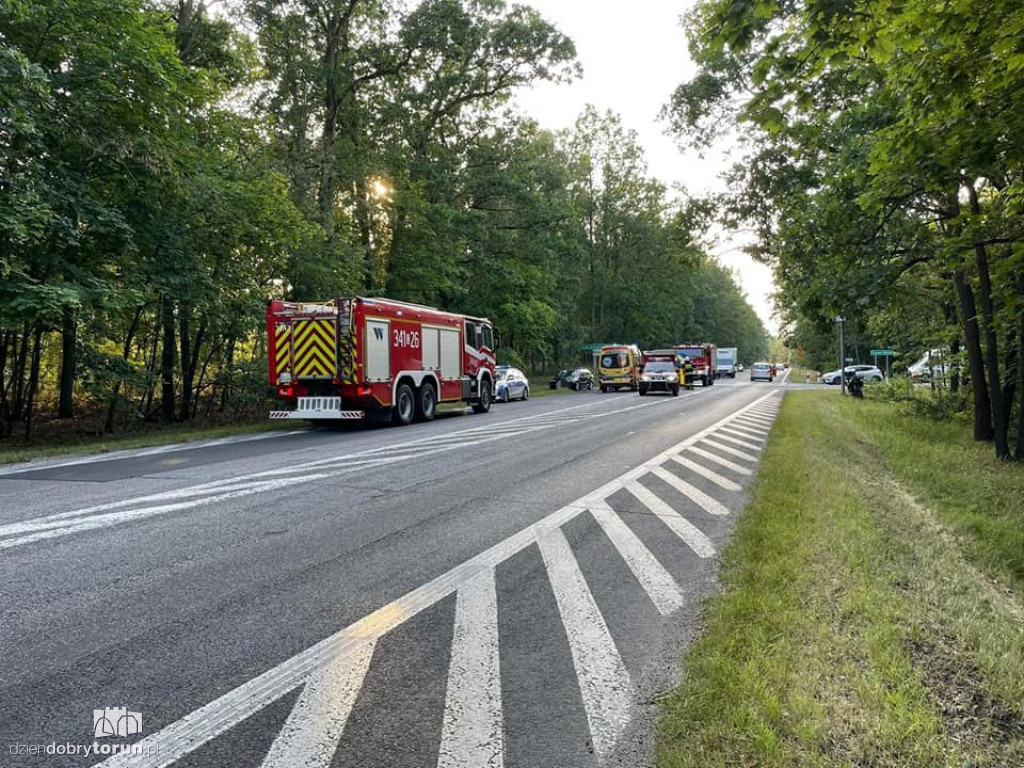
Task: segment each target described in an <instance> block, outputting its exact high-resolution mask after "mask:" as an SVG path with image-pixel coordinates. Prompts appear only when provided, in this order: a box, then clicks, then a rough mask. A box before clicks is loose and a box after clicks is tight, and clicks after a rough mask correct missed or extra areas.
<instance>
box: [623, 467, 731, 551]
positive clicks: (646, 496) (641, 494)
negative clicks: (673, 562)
mask: <svg viewBox="0 0 1024 768" xmlns="http://www.w3.org/2000/svg"><path fill="white" fill-rule="evenodd" d="M625 487H626V490H627V491H629V492H630V493H631V494H633V495H634V496H636V497H637V499H639V500H640V502H641V503H642V504H643V505H644V506H645V507H647V508H648V509H649V510H651V512H652V513H654V514H655V515H656V516H658V517H659V518H661V521H662V522H663V523H665V525H667V526H668V527H669V528H670V529H671V530H672V532H673V533H675V535H676V536H678V537H679V538H680V539H682V540H683V542H684V543H685V544H686V546H688V547H689V548H690V549H692V550H693V551H694V554H696V555H697V556H698V557H714V556H715V545H714V544H712V543H711V539H709V538H708V537H707V536H705V535H704V534H703V533H702V532H701V531H700V530H699V529H698V528H697V527H696V526H695V525H693V523H691V522H690V521H689V520H687V519H686V518H685V517H683V516H682V515H680V514H679V513H678V512H676V511H675V510H674V509H672V507H670V506H669V505H668V504H666V503H665V502H664V501H662V500H661V499H660V498H659V497H658V496H656V495H655V494H654V493H653V492H651V491H650V490H649V489H648V488H647V486H644V485H641V484H640V483H639V482H638V481H636V480H631V481H630V482H628V483H626V486H625Z"/></svg>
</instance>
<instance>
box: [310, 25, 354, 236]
mask: <svg viewBox="0 0 1024 768" xmlns="http://www.w3.org/2000/svg"><path fill="white" fill-rule="evenodd" d="M346 20H347V17H339V16H338V15H336V14H335V15H331V16H329V17H328V18H327V19H326V20H325V24H324V34H325V35H326V39H325V40H324V57H323V65H324V118H323V127H322V130H321V132H320V189H319V190H318V192H317V206H318V207H319V209H320V226H322V227H323V230H324V236H325V238H326V241H327V249H328V252H329V253H333V251H334V137H335V135H336V133H337V125H338V104H339V98H338V96H339V89H338V50H339V46H340V44H341V39H342V35H343V34H344V33H347V29H346V26H347V25H346V24H345V21H346Z"/></svg>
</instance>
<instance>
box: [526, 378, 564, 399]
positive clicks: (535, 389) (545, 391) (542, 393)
mask: <svg viewBox="0 0 1024 768" xmlns="http://www.w3.org/2000/svg"><path fill="white" fill-rule="evenodd" d="M527 378H528V379H529V381H530V397H547V396H548V395H574V394H576V392H575V390H572V389H568V388H567V387H559V388H558V389H551V388H550V386H549V385H548V382H549V381H550V380H551V377H550V376H528V377H527Z"/></svg>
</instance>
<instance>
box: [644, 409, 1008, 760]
mask: <svg viewBox="0 0 1024 768" xmlns="http://www.w3.org/2000/svg"><path fill="white" fill-rule="evenodd" d="M990 453H991V449H990V447H989V446H979V445H975V444H973V443H972V442H971V441H970V435H969V433H967V434H966V435H965V434H964V427H963V426H962V425H959V424H942V423H938V424H937V423H933V422H923V421H919V420H916V419H914V418H912V417H910V416H908V415H905V414H901V413H899V411H898V410H897V409H895V408H894V407H893V406H892V405H891V404H887V403H872V402H865V401H854V400H852V399H849V398H840V397H839V396H838V395H837V393H836V392H831V391H829V392H823V391H804V392H791V393H789V394H788V395H787V397H786V400H785V403H784V405H783V408H782V412H781V413H780V416H779V419H778V421H777V422H776V424H775V428H774V430H773V432H772V436H771V440H770V442H769V445H768V448H767V450H766V452H765V455H764V460H763V463H762V466H761V469H760V472H759V475H758V478H757V480H756V481H755V484H754V487H753V491H752V498H751V502H750V504H749V506H748V508H747V510H746V511H745V513H744V515H743V517H742V519H741V520H740V521H739V522H738V524H737V528H736V531H735V535H734V538H733V541H732V542H731V544H730V545H729V546H728V547H727V548H726V550H725V551H724V552H723V555H722V570H721V578H722V583H723V592H722V594H720V595H719V596H717V597H716V598H714V599H713V600H712V601H710V602H709V603H708V605H707V606H706V609H705V613H704V620H705V624H706V631H705V633H704V634H703V636H702V637H701V638H700V639H699V640H697V641H696V642H695V643H694V645H693V646H692V648H691V649H690V650H689V651H688V653H687V655H686V659H685V670H686V671H685V679H684V682H683V684H682V685H681V686H680V688H679V689H678V690H676V691H675V692H673V693H672V694H671V695H670V696H669V698H668V699H667V701H666V705H665V710H664V713H663V716H662V719H661V722H660V728H659V741H658V765H659V766H661V768H683V767H687V768H689V767H691V766H692V767H694V768H696V766H701V768H707V767H709V766H814V767H815V768H817V767H818V766H858V767H860V766H871V767H872V768H875V767H878V768H881V767H883V766H884V767H891V768H896V767H897V766H901V767H902V766H907V767H909V766H915V767H916V766H929V767H930V766H948V767H949V768H953V767H954V766H955V767H956V768H963V767H964V766H993V767H994V766H1021V765H1024V604H1022V595H1024V587H1022V585H1024V582H1022V581H1021V580H1020V579H1019V569H1018V562H1017V558H1018V557H1019V556H1020V552H1021V550H1020V544H1019V541H1020V539H1019V538H1013V537H1014V535H1016V536H1017V537H1019V536H1020V535H1021V533H1020V531H1021V530H1022V529H1024V511H1022V509H1021V504H1020V496H1021V489H1022V488H1024V467H1022V466H1019V465H1007V464H1002V463H999V462H996V461H995V460H994V459H992V458H990ZM1006 537H1010V541H1009V542H1006V541H1004V540H1003V539H1004V538H1006ZM1014 542H1016V543H1014ZM1014 547H1016V548H1017V549H1016V551H1014Z"/></svg>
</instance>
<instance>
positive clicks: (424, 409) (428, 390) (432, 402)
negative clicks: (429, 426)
mask: <svg viewBox="0 0 1024 768" xmlns="http://www.w3.org/2000/svg"><path fill="white" fill-rule="evenodd" d="M435 413H437V392H435V391H434V385H433V384H431V383H430V382H429V381H425V382H423V384H422V385H421V386H420V388H419V391H417V393H416V421H432V420H433V419H434V414H435Z"/></svg>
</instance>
